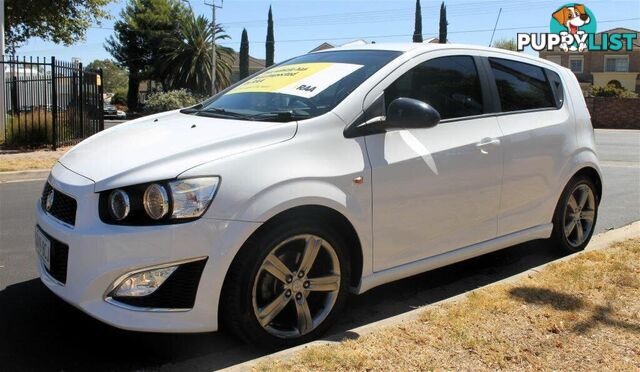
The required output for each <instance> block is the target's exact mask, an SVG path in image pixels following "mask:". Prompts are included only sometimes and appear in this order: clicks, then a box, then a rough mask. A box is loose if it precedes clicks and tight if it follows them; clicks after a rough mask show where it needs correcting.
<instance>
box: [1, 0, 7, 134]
mask: <svg viewBox="0 0 640 372" xmlns="http://www.w3.org/2000/svg"><path fill="white" fill-rule="evenodd" d="M0 58H2V62H3V63H0V66H2V68H1V69H0V70H1V71H0V135H2V136H3V137H4V134H5V133H6V132H5V120H6V116H5V114H6V113H5V111H6V110H5V108H4V105H5V93H6V90H7V86H6V85H5V83H4V0H0Z"/></svg>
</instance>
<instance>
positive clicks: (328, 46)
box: [309, 41, 336, 53]
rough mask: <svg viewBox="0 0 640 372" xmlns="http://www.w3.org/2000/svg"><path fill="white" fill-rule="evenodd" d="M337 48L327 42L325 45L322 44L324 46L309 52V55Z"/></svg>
mask: <svg viewBox="0 0 640 372" xmlns="http://www.w3.org/2000/svg"><path fill="white" fill-rule="evenodd" d="M335 47H336V46H335V45H333V44H329V43H327V42H326V41H325V42H324V43H322V44H320V45H318V46H317V47H315V48H313V49H311V50H310V51H309V53H313V52H318V51H320V50H325V49H331V48H335Z"/></svg>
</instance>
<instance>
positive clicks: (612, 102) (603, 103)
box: [585, 97, 640, 129]
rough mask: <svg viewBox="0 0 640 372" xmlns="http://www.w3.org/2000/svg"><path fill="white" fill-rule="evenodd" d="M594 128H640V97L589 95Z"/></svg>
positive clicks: (588, 101)
mask: <svg viewBox="0 0 640 372" xmlns="http://www.w3.org/2000/svg"><path fill="white" fill-rule="evenodd" d="M585 99H586V101H587V107H588V108H589V112H590V113H591V123H592V124H593V127H594V128H610V129H640V98H615V97H587V98H585Z"/></svg>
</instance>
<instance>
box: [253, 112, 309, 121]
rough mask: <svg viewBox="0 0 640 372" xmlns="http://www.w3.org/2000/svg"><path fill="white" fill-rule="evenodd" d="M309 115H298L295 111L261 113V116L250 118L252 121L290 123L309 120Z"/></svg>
mask: <svg viewBox="0 0 640 372" xmlns="http://www.w3.org/2000/svg"><path fill="white" fill-rule="evenodd" d="M308 117H309V115H308V114H306V115H303V114H297V113H295V112H293V111H272V112H261V113H259V114H255V115H251V116H249V119H250V120H273V121H278V122H288V121H293V120H301V119H307V118H308Z"/></svg>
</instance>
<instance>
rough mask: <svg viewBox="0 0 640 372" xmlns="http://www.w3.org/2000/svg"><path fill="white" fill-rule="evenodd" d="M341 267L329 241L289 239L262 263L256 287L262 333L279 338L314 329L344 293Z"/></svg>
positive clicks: (305, 237)
mask: <svg viewBox="0 0 640 372" xmlns="http://www.w3.org/2000/svg"><path fill="white" fill-rule="evenodd" d="M340 280H341V276H340V261H339V259H338V255H337V254H336V252H335V250H334V248H333V247H332V246H331V244H329V243H328V242H327V241H326V240H324V239H322V238H320V237H319V236H316V235H312V234H304V235H297V236H294V237H290V238H288V239H286V240H284V241H283V242H281V243H279V244H277V245H276V246H275V248H273V249H272V250H271V251H270V252H269V254H268V255H267V256H266V258H265V259H264V260H263V262H262V264H261V266H260V268H259V269H258V273H257V275H256V277H255V280H254V284H253V293H252V299H253V311H254V314H255V316H256V318H257V320H258V322H259V323H260V325H261V326H262V328H263V329H264V330H265V331H267V332H268V333H270V334H271V335H274V336H276V337H279V338H296V337H300V336H302V335H305V334H307V333H309V332H311V331H313V330H314V329H316V328H317V327H318V326H319V325H320V324H321V323H322V322H323V321H324V320H325V319H326V318H327V316H328V315H329V313H330V312H331V310H332V309H333V306H334V305H335V302H336V299H337V298H338V293H339V291H340Z"/></svg>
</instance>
